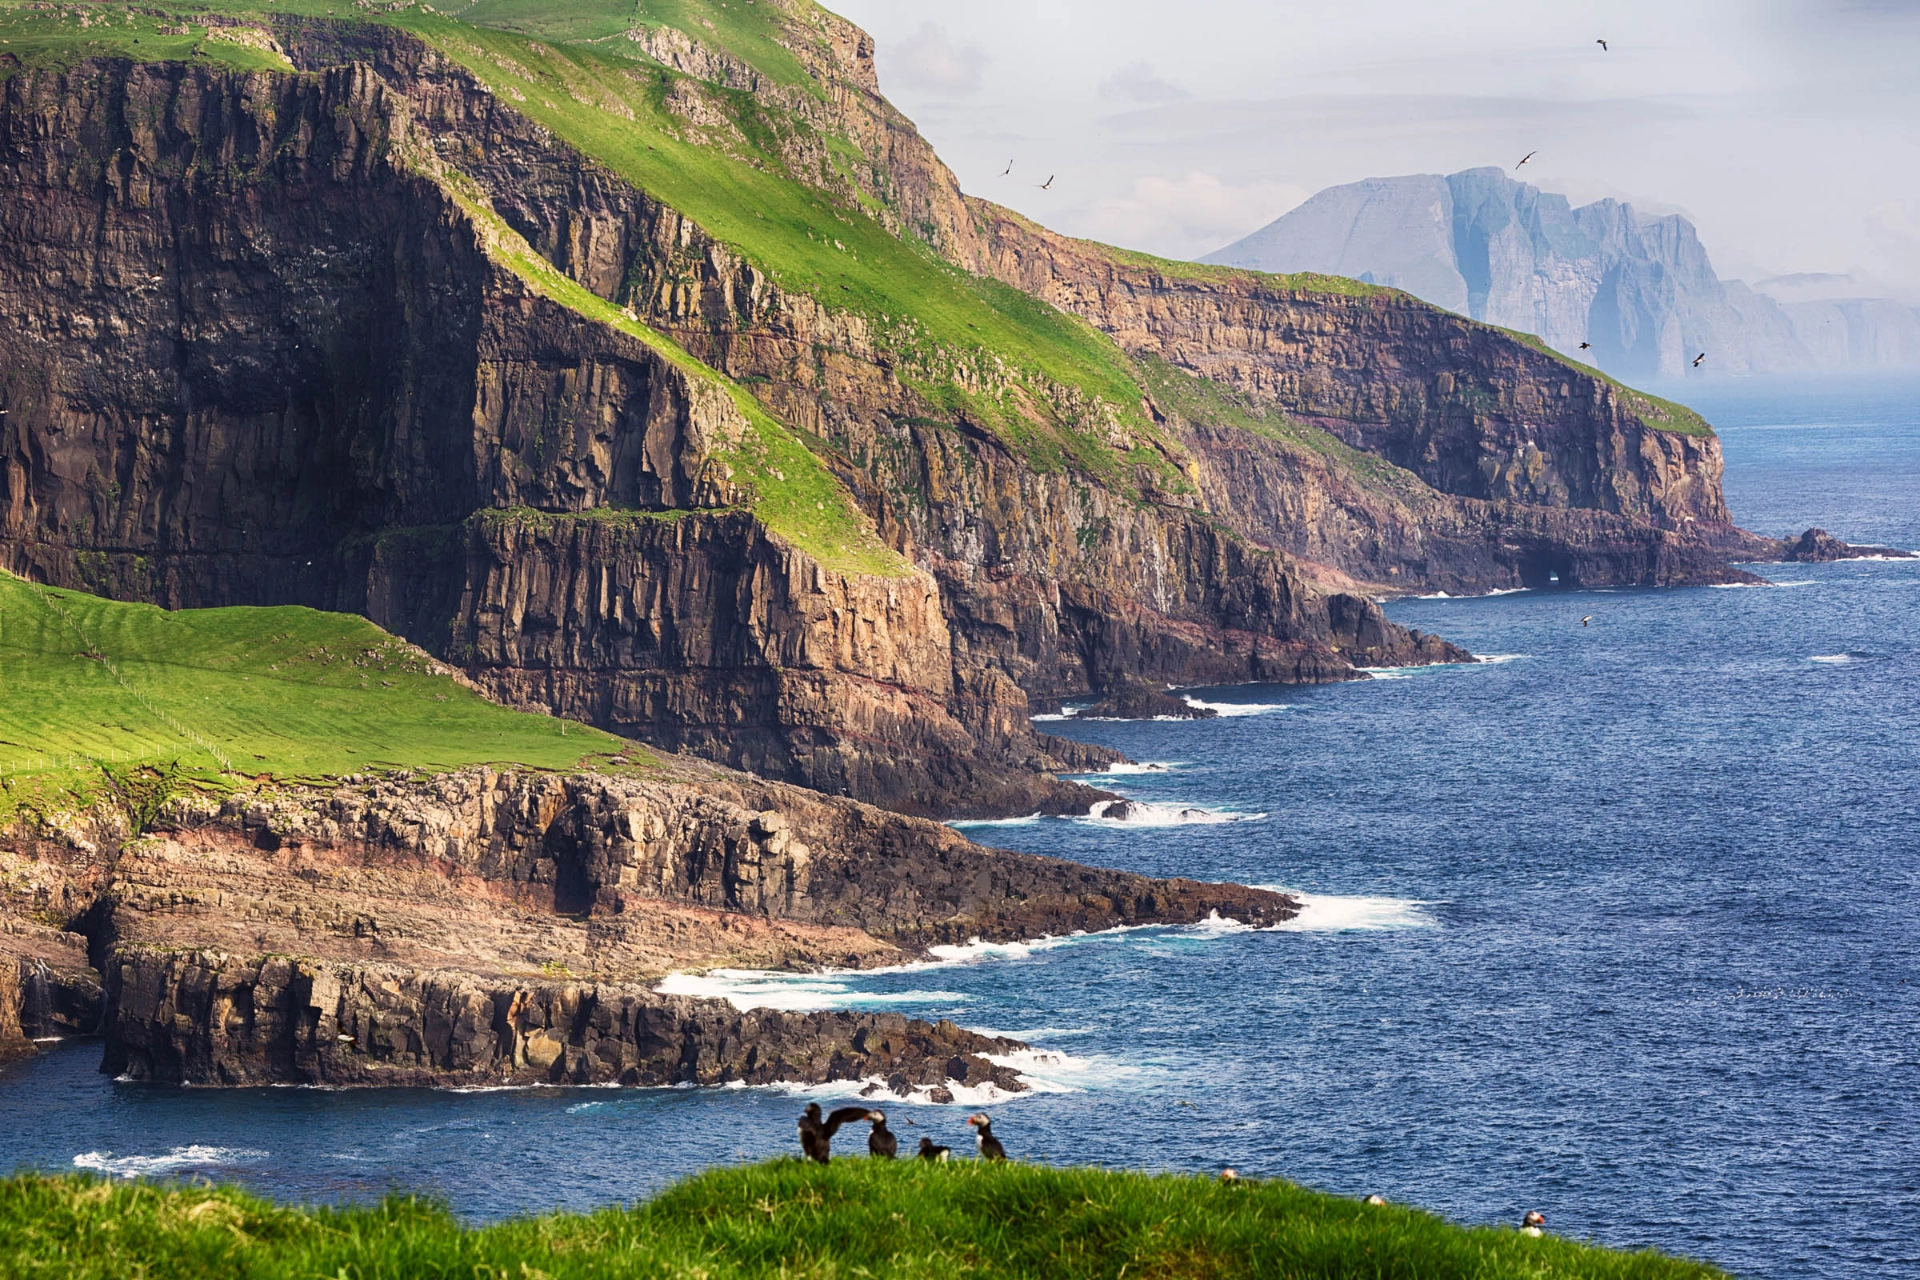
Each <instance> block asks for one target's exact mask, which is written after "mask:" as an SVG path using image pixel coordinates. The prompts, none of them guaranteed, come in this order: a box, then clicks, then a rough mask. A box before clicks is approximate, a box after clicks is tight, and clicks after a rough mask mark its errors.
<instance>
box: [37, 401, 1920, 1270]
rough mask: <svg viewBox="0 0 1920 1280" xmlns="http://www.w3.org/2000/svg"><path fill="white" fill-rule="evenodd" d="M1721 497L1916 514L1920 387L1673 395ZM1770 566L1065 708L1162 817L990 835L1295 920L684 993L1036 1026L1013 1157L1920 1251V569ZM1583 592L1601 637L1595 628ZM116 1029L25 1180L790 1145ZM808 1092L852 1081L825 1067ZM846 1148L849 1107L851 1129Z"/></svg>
mask: <svg viewBox="0 0 1920 1280" xmlns="http://www.w3.org/2000/svg"><path fill="white" fill-rule="evenodd" d="M1683 394H1684V395H1685V397H1686V398H1687V400H1688V401H1689V402H1690V403H1692V404H1693V405H1695V406H1696V407H1697V408H1699V409H1701V410H1702V411H1703V412H1704V413H1706V414H1707V416H1708V418H1709V420H1711V421H1713V422H1714V423H1715V425H1716V427H1717V428H1718V429H1719V431H1720V433H1721V436H1722V438H1723V441H1724V443H1725V449H1726V454H1727V459H1728V470H1727V482H1726V484H1727V493H1728V498H1729V501H1730V503H1731V505H1732V508H1733V511H1734V514H1735V518H1736V519H1738V520H1739V521H1740V522H1741V523H1742V524H1744V525H1746V526H1747V527H1749V528H1752V529H1756V530H1758V531H1761V532H1765V533H1771V534H1789V533H1798V532H1799V531H1800V530H1801V529H1804V528H1806V527H1807V526H1809V525H1821V526H1824V527H1825V528H1827V529H1828V530H1830V531H1831V532H1833V533H1835V534H1836V535H1838V536H1840V537H1843V538H1846V539H1848V540H1850V541H1856V542H1883V543H1890V544H1893V545H1896V546H1900V547H1903V548H1920V382H1915V381H1905V382H1898V381H1887V382H1879V383H1860V382H1853V383H1841V382H1833V383H1822V384H1799V383H1778V382H1754V383H1747V384H1731V383H1730V384H1703V385H1693V384H1689V385H1688V386H1687V387H1686V388H1685V389H1684V392H1683ZM1763 572H1764V573H1765V574H1766V576H1767V577H1768V578H1770V579H1771V580H1772V582H1773V585H1771V586H1767V587H1742V588H1701V589H1686V590H1648V591H1639V590H1620V591H1592V592H1579V593H1566V594H1538V593H1531V592H1520V593H1514V594H1508V595H1500V596H1494V597H1487V598H1480V599H1463V600H1450V599H1422V600H1407V601H1401V602H1398V603H1395V604H1393V605H1391V606H1390V607H1389V612H1390V613H1391V615H1392V616H1393V617H1394V618H1396V619H1397V620H1399V621H1401V622H1404V623H1408V624H1410V625H1413V626H1417V627H1420V628H1422V629H1425V630H1430V631H1436V632H1439V633H1440V634H1443V635H1445V636H1447V637H1448V638H1450V639H1452V640H1455V641H1457V642H1460V643H1462V644H1465V645H1467V646H1468V647H1469V648H1471V649H1473V650H1474V651H1475V652H1476V653H1480V654H1483V655H1488V656H1490V657H1494V658H1496V659H1497V660H1496V661H1491V662H1487V663H1484V664H1481V665H1476V666H1461V667H1445V668H1431V669H1425V670H1414V671H1384V672H1380V673H1378V678H1376V679H1374V680H1370V681H1366V682H1363V683H1353V684H1345V685H1339V686H1332V687H1322V688H1291V687H1281V686H1251V687H1249V686H1240V687H1234V688H1228V689H1215V690H1200V691H1193V693H1192V696H1194V697H1196V698H1199V699H1201V700H1204V701H1207V702H1209V703H1213V704H1216V705H1218V706H1220V707H1221V708H1222V709H1223V710H1225V711H1228V712H1231V714H1224V715H1222V716H1221V717H1220V718H1218V719H1214V720H1206V721H1192V722H1145V723H1141V722H1132V723H1119V722H1106V723H1101V722H1076V721H1074V720H1066V721H1062V722H1059V723H1056V724H1050V725H1049V726H1047V727H1048V728H1050V729H1052V730H1054V731H1057V732H1062V733H1067V734H1071V735H1074V736H1078V737H1083V738H1085V739H1088V740H1091V741H1097V742H1103V743H1107V744H1110V745H1112V746H1116V747H1119V748H1121V749H1122V750H1124V751H1126V752H1127V753H1128V754H1129V755H1130V756H1132V757H1133V758H1135V759H1136V760H1140V761H1143V762H1152V763H1153V764H1156V765H1158V766H1160V767H1158V768H1151V769H1143V770H1138V771H1130V772H1126V773H1122V774H1115V775H1102V776H1101V777H1100V778H1099V779H1098V781H1100V782H1101V783H1102V784H1103V785H1107V786H1110V787H1112V788H1113V789H1115V790H1118V791H1121V792H1123V793H1125V794H1127V795H1129V796H1134V797H1137V798H1139V799H1142V800H1145V801H1147V802H1149V804H1150V805H1152V806H1158V808H1157V809H1149V810H1148V811H1147V817H1148V819H1149V820H1148V821H1142V822H1130V823H1127V824H1120V823H1110V822H1101V821H1091V820H1067V819H1032V820H1027V821H1023V822H1013V823H999V824H990V825H976V826H973V827H971V828H969V830H970V833H971V834H972V835H973V836H974V837H975V838H976V839H979V840H982V841H984V842H986V843H990V844H996V845H1001V846H1004V847H1007V848H1013V849H1021V850H1028V851H1031V852H1036V853H1047V854H1055V855H1059V856H1063V857H1069V858H1074V859H1078V860H1081V861H1085V862H1092V863H1099V864H1103V865H1110V866H1119V867H1126V868H1130V869H1135V870H1139V871H1145V872H1150V873H1153V874H1156V875H1185V876H1193V877H1197V878H1201V879H1224V880H1237V881H1242V882H1246V883H1250V884H1260V885H1274V886H1280V887H1284V888H1287V889H1289V890H1293V891H1296V892H1298V893H1300V894H1301V895H1303V898H1304V900H1305V901H1306V903H1307V908H1306V910H1305V912H1304V913H1303V914H1302V916H1301V917H1300V918H1299V919H1298V920H1297V921H1295V922H1293V924H1291V925H1290V926H1287V927H1285V928H1282V929H1280V930H1277V931H1271V932H1254V931H1251V930H1248V929H1244V928H1242V927H1239V926H1237V925H1234V924H1232V923H1230V922H1215V923H1212V924H1208V925H1204V926H1199V927H1194V928H1187V929H1139V930H1130V931H1121V932H1115V933H1108V934H1100V935H1094V936H1087V937H1078V938H1070V939H1048V940H1042V941H1038V942H1037V943H1035V944H1034V945H1031V946H1010V947H976V948H967V949H961V950H959V951H957V952H955V953H953V954H952V955H951V956H950V957H949V958H948V959H947V960H946V961H944V962H942V963H939V964H935V965H927V966H917V967H914V968H911V969H907V970H901V971H894V972H880V973H873V974H860V975H823V976H814V977H794V976H791V975H756V974H732V975H710V976H708V977H705V978H702V979H698V980H685V981H683V982H682V983H681V984H680V985H681V987H682V988H683V989H687V990H700V991H707V992H713V993H719V994H731V995H734V996H735V997H737V998H739V999H741V1000H743V1001H752V1002H760V1003H774V1004H780V1005H784V1006H786V1007H808V1008H813V1007H829V1006H831V1007H843V1006H860V1007H883V1008H897V1009H901V1010H905V1011H908V1012H911V1013H915V1014H920V1015H924V1016H927V1017H951V1018H953V1019H955V1020H956V1021H958V1022H960V1023H961V1024H963V1025H965V1026H970V1027H975V1028H981V1029H986V1030H992V1031H997V1032H1002V1033H1006V1034H1011V1035H1015V1036H1018V1037H1020V1038H1022V1039H1025V1040H1028V1041H1030V1042H1031V1043H1033V1044H1034V1045H1035V1046H1037V1048H1038V1050H1040V1051H1041V1052H1039V1053H1037V1054H1036V1055H1035V1056H1034V1058H1033V1059H1032V1060H1031V1061H1029V1062H1028V1063H1027V1064H1026V1065H1027V1067H1028V1068H1029V1073H1030V1076H1031V1078H1033V1079H1034V1080H1035V1081H1036V1083H1037V1084H1038V1086H1039V1087H1038V1088H1037V1089H1036V1090H1035V1091H1034V1092H1033V1093H1031V1094H1026V1095H1020V1096H1016V1097H1013V1098H998V1099H996V1098H984V1099H981V1098H976V1099H971V1100H968V1099H963V1100H962V1102H961V1103H958V1104H955V1105H952V1106H933V1105H924V1104H911V1103H905V1102H897V1101H896V1102H884V1101H883V1103H882V1105H884V1106H886V1107H887V1109H888V1110H889V1112H890V1113H891V1115H892V1117H893V1121H894V1128H895V1129H896V1130H897V1131H898V1132H900V1134H901V1136H902V1137H903V1138H904V1139H905V1140H906V1142H907V1143H909V1144H911V1143H912V1142H913V1141H914V1140H915V1139H917V1138H918V1137H919V1136H920V1135H921V1134H923V1133H927V1134H932V1135H934V1136H935V1137H936V1138H937V1139H938V1140H940V1141H944V1142H948V1143H951V1144H952V1145H954V1146H955V1147H956V1149H959V1148H962V1147H963V1146H966V1145H970V1144H968V1143H967V1142H966V1135H967V1130H966V1127H965V1124H964V1117H965V1116H966V1114H967V1113H968V1110H969V1109H970V1105H990V1106H991V1109H992V1110H993V1113H994V1129H995V1132H996V1133H998V1134H1000V1135H1001V1136H1002V1139H1003V1140H1004V1141H1005V1142H1006V1144H1007V1146H1008V1148H1009V1150H1010V1151H1011V1152H1012V1153H1013V1154H1014V1155H1015V1156H1019V1157H1031V1158H1035V1159H1041V1160H1047V1161H1055V1162H1072V1163H1093V1164H1101V1165H1109V1166H1114V1167H1122V1168H1148V1169H1162V1168H1165V1169H1179V1170H1199V1171H1206V1172H1212V1171H1215V1170H1217V1169H1219V1168H1221V1167H1222V1166H1226V1165H1231V1166H1233V1167H1234V1168H1236V1169H1237V1170H1239V1171H1240V1172H1241V1173H1242V1174H1248V1175H1257V1176H1270V1175H1277V1176H1285V1177H1288V1178H1292V1179H1295V1180H1298V1181H1301V1182H1304V1183H1308V1184H1311V1185H1314V1186H1318V1187H1322V1188H1326V1189H1328V1190H1332V1191H1336V1192H1340V1193H1342V1194H1348V1195H1354V1196H1365V1195H1367V1194H1371V1193H1379V1194H1381V1195H1384V1196H1386V1197H1387V1198H1388V1199H1390V1200H1395V1201H1403V1202H1407V1203H1412V1204H1418V1205H1422V1206H1425V1207H1428V1208H1430V1209H1433V1210H1435V1211H1437V1212H1440V1213H1443V1214H1446V1215H1448V1216H1449V1217H1452V1218H1455V1219H1457V1220H1460V1221H1463V1222H1469V1223H1517V1222H1518V1220H1519V1218H1520V1215H1521V1214H1522V1213H1523V1212H1525V1211H1526V1210H1528V1209H1539V1210H1540V1211H1542V1212H1543V1213H1545V1214H1546V1216H1547V1221H1548V1224H1549V1227H1550V1229H1551V1230H1553V1231H1555V1232H1558V1233H1562V1234H1566V1235H1570V1236H1575V1237H1581V1238H1591V1239H1594V1240H1597V1241H1600V1242H1603V1243H1606V1244H1610V1245H1618V1246H1625V1247H1641V1246H1651V1247H1655V1248H1659V1249H1664V1250H1669V1251H1674V1252H1678V1253H1684V1254H1689V1255H1693V1256H1696V1257H1701V1258H1706V1259H1709V1260H1712V1261H1714V1262H1717V1263H1719V1264H1721V1265H1723V1266H1726V1267H1727V1268H1729V1269H1730V1270H1732V1271H1734V1272H1735V1273H1737V1274H1739V1275H1743V1276H1751V1277H1782V1278H1784V1277H1800V1276H1843V1275H1844V1276H1865V1275H1869V1274H1871V1275H1876V1276H1879V1275H1890V1274H1901V1273H1905V1274H1910V1275H1920V923H1916V908H1920V641H1917V640H1916V636H1920V561H1906V562H1901V561H1868V562H1847V563H1840V564H1833V565H1778V566H1768V567H1766V568H1765V569H1764V570H1763ZM1583 617H1585V618H1590V619H1591V621H1590V622H1589V623H1587V624H1586V625H1583V624H1582V621H1581V619H1582V618H1583ZM98 1060H99V1050H98V1047H97V1046H95V1045H89V1044H74V1045H68V1046H63V1047H60V1048H58V1049H56V1050H55V1051H52V1052H49V1053H47V1054H44V1055H42V1056H41V1057H39V1058H38V1059H35V1060H33V1061H31V1062H29V1063H27V1064H25V1065H23V1066H20V1067H16V1068H13V1069H10V1070H8V1071H7V1072H5V1073H4V1074H0V1167H4V1166H7V1165H29V1166H35V1167H40V1168H47V1169H71V1168H75V1167H78V1168H85V1169H96V1170H104V1171H109V1172H113V1173H117V1174H136V1173H148V1174H166V1173H172V1174H183V1175H184V1174H195V1175H206V1176H212V1177H217V1178H229V1179H233V1180H236V1181H238V1182H241V1183H244V1184H246V1185H248V1186H250V1187H253V1188H255V1189H258V1190H260V1191H263V1192H266V1193H268V1194H270V1195H274V1196H277V1197H281V1198H285V1199H292V1200H315V1199H343V1198H355V1197H366V1196H371V1195H377V1194H379V1193H380V1192H382V1191H384V1190H386V1189H389V1188H394V1187H403V1188H408V1189H415V1190H423V1191H427V1192H431V1193H433V1194H436V1195H440V1196H443V1197H445V1198H446V1199H447V1200H448V1201H449V1202H450V1203H451V1204H452V1205H453V1206H454V1207H455V1209H456V1210H457V1211H458V1212H460V1213H461V1214H463V1215H466V1216H468V1217H470V1218H473V1219H476V1220H478V1219H487V1218H493V1217H498V1216H502V1215H507V1214H512V1213H517V1212H522V1211H530V1210H541V1209H547V1208H552V1207H555V1206H567V1207H573V1208H586V1207H591V1206H598V1205H602V1204H606V1203H609V1202H614V1201H624V1200H632V1199H635V1198H638V1197H642V1196H645V1195H646V1194H647V1193H648V1192H649V1191H651V1190H652V1189H654V1188H656V1187H658V1186H660V1185H661V1184H662V1183H663V1182H664V1181H666V1180H669V1179H672V1178H674V1177H677V1176H680V1175H682V1174H685V1173H688V1172H691V1171H693V1170H696V1169H699V1168H702V1167H704V1166H706V1165H709V1164H713V1163H716V1162H726V1161H732V1160H740V1159H754V1158H760V1157H764V1156H767V1155H772V1154H776V1153H781V1152H788V1151H791V1150H793V1149H794V1145H795V1144H794V1138H793V1121H794V1118H795V1116H796V1115H797V1113H798V1112H799V1110H800V1107H801V1105H802V1102H803V1099H801V1098H800V1097H799V1096H797V1093H798V1091H781V1090H771V1089H720V1090H699V1089H685V1088H682V1089H658V1090H641V1091H625V1092H623V1091H615V1090H600V1089H580V1090H517V1091H494V1092H466V1093H461V1092H446V1091H425V1090H397V1091H382V1092H367V1093H362V1092H344V1091H327V1090H318V1089H292V1088H288V1089H265V1090H246V1091H239V1092H216V1091H208V1090H178V1089H169V1088H156V1087H147V1086H137V1085H129V1084H118V1083H113V1082H111V1081H108V1080H106V1079H105V1078H103V1077H101V1076H100V1075H99V1074H97V1072H96V1070H95V1068H96V1066H97V1064H98ZM808 1092H810V1093H811V1094H812V1095H814V1096H819V1097H821V1098H823V1099H827V1098H831V1097H833V1096H838V1095H839V1094H842V1093H847V1092H850V1090H846V1089H823V1090H815V1091H808ZM851 1145H852V1146H853V1148H854V1149H856V1150H857V1149H859V1147H860V1143H859V1141H858V1137H857V1135H856V1136H855V1141H854V1142H853V1143H852V1144H851Z"/></svg>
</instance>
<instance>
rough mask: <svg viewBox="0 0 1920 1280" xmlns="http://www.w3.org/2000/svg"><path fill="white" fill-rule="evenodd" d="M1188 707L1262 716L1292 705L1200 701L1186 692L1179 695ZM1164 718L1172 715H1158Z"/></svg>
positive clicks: (1166, 718) (1221, 713)
mask: <svg viewBox="0 0 1920 1280" xmlns="http://www.w3.org/2000/svg"><path fill="white" fill-rule="evenodd" d="M1180 696H1181V698H1182V699H1183V700H1184V701H1185V702H1186V704H1187V705H1188V706H1190V707H1199V708H1200V709H1201V710H1202V711H1211V712H1213V713H1214V714H1215V715H1220V716H1264V715H1266V714H1267V713H1268V712H1270V711H1287V710H1290V709H1291V708H1292V707H1293V703H1291V702H1202V701H1200V699H1198V698H1195V697H1192V696H1190V695H1188V694H1182V695H1180ZM1159 718H1160V719H1164V720H1171V719H1175V718H1176V717H1173V716H1162V717H1159Z"/></svg>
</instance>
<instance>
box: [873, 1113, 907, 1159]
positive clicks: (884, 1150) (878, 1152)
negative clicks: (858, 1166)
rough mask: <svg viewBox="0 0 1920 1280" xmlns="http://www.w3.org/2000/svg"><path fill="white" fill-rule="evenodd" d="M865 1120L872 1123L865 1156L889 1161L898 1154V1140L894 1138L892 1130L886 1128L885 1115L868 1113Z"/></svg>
mask: <svg viewBox="0 0 1920 1280" xmlns="http://www.w3.org/2000/svg"><path fill="white" fill-rule="evenodd" d="M867 1119H869V1120H871V1121H873V1132H872V1133H870V1134H868V1135H867V1154H868V1155H870V1156H878V1157H880V1159H882V1160H891V1159H893V1158H894V1157H895V1156H896V1155H898V1154H900V1139H898V1138H896V1137H894V1136H893V1130H891V1129H889V1128H887V1113H886V1112H884V1111H869V1112H867Z"/></svg>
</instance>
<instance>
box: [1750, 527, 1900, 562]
mask: <svg viewBox="0 0 1920 1280" xmlns="http://www.w3.org/2000/svg"><path fill="white" fill-rule="evenodd" d="M1781 546H1782V547H1783V549H1784V550H1783V552H1782V554H1781V556H1780V559H1782V560H1792V561H1797V562H1799V563H1801V564H1823V563H1826V562H1828V561H1832V560H1912V559H1913V558H1914V555H1915V553H1914V552H1911V551H1899V550H1896V549H1895V548H1893V547H1872V546H1856V545H1854V544H1853V543H1849V542H1842V541H1840V539H1838V538H1836V537H1834V536H1833V535H1832V534H1830V533H1828V532H1827V531H1826V530H1825V529H1809V530H1807V531H1806V532H1805V533H1803V534H1801V535H1800V536H1799V537H1798V538H1790V539H1784V540H1783V541H1782V542H1781Z"/></svg>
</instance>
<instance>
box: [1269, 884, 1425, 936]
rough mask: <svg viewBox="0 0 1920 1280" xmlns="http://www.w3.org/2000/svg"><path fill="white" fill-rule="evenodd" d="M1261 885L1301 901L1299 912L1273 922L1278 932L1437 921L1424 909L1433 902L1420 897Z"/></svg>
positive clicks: (1409, 926)
mask: <svg viewBox="0 0 1920 1280" xmlns="http://www.w3.org/2000/svg"><path fill="white" fill-rule="evenodd" d="M1258 887H1259V888H1262V889H1271V890H1273V891H1274V892H1275V893H1284V894H1286V895H1287V896H1288V897H1290V898H1293V899H1295V900H1296V901H1298V902H1299V903H1300V914H1299V915H1297V916H1295V917H1294V918H1293V919H1291V920H1288V921H1285V922H1283V923H1281V924H1277V925H1274V926H1273V929H1274V930H1275V931H1277V932H1281V933H1347V932H1354V931H1375V930H1384V929H1434V928H1438V927H1439V921H1437V920H1435V919H1434V918H1433V917H1432V915H1430V914H1428V912H1427V911H1426V908H1427V907H1430V906H1432V905H1434V904H1433V903H1431V902H1428V901H1425V900H1424V899H1421V898H1388V897H1378V896H1373V895H1368V894H1338V893H1304V892H1302V891H1301V890H1299V889H1289V888H1287V887H1286V886H1285V885H1277V884H1263V885H1260V886H1258Z"/></svg>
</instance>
